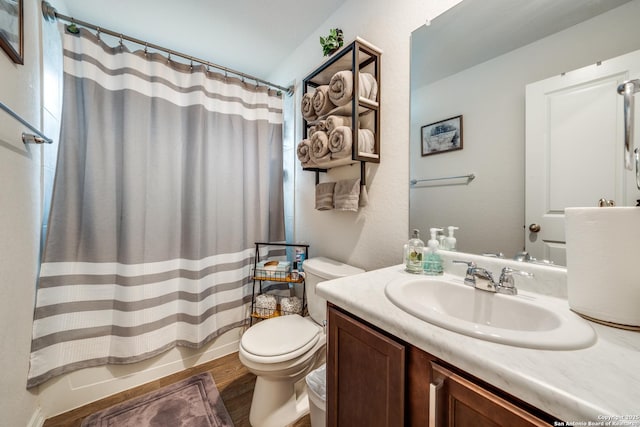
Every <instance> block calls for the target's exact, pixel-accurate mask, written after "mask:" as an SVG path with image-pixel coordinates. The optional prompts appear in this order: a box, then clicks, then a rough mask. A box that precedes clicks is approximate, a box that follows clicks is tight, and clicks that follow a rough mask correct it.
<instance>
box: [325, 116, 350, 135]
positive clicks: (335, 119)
mask: <svg viewBox="0 0 640 427" xmlns="http://www.w3.org/2000/svg"><path fill="white" fill-rule="evenodd" d="M352 121H353V120H351V117H347V116H336V115H331V116H329V117H327V120H326V122H327V132H331V131H332V130H334V129H335V128H337V127H338V126H351V122H352Z"/></svg>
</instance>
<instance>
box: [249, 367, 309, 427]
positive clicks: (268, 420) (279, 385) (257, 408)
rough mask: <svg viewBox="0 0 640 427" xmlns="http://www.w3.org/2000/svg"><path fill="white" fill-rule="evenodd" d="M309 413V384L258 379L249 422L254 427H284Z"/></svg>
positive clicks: (302, 381) (301, 381) (300, 381)
mask: <svg viewBox="0 0 640 427" xmlns="http://www.w3.org/2000/svg"><path fill="white" fill-rule="evenodd" d="M308 413H309V398H308V393H307V385H306V383H305V381H304V378H303V379H302V380H299V381H298V382H296V383H295V384H294V383H291V382H288V381H274V380H269V379H266V378H263V377H258V378H257V379H256V386H255V388H254V390H253V400H252V401H251V411H250V412H249V422H250V423H251V425H252V426H253V427H282V426H288V425H291V424H293V423H294V422H296V421H297V420H298V419H300V418H302V417H303V416H305V415H306V414H308Z"/></svg>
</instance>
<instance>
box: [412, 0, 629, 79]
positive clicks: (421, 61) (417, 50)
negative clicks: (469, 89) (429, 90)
mask: <svg viewBox="0 0 640 427" xmlns="http://www.w3.org/2000/svg"><path fill="white" fill-rule="evenodd" d="M628 1H630V0H562V1H558V0H536V1H531V0H481V1H478V0H473V1H471V0H466V1H463V2H461V3H460V4H458V5H457V6H455V7H453V8H451V9H449V10H448V11H447V12H446V13H443V14H442V15H440V16H438V17H437V18H436V19H434V20H433V21H432V22H431V23H430V25H428V26H426V25H425V26H422V27H420V28H418V29H417V30H415V31H414V32H413V33H412V35H411V87H412V88H418V87H422V86H425V85H427V84H429V83H431V82H434V81H437V80H439V79H441V78H443V77H445V76H448V75H451V74H454V73H456V72H459V71H462V70H464V69H466V68H468V67H470V66H473V65H476V64H479V63H481V62H484V61H487V60H489V59H491V58H494V57H496V56H499V55H502V54H504V53H507V52H510V51H511V50H514V49H517V48H519V47H522V46H524V45H526V44H529V43H532V42H534V41H536V40H538V39H541V38H543V37H546V36H548V35H551V34H554V33H556V32H558V31H561V30H563V29H566V28H568V27H570V26H572V25H576V24H579V23H580V22H583V21H585V20H587V19H590V18H592V17H594V16H597V15H599V14H601V13H604V12H606V11H608V10H610V9H613V8H616V7H618V6H620V5H621V4H624V3H627V2H628Z"/></svg>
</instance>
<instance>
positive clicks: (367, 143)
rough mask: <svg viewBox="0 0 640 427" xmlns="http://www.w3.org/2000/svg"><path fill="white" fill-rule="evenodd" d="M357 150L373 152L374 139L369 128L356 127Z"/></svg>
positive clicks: (374, 149) (374, 148) (374, 150)
mask: <svg viewBox="0 0 640 427" xmlns="http://www.w3.org/2000/svg"><path fill="white" fill-rule="evenodd" d="M358 152H359V153H367V154H375V152H376V139H375V137H374V135H373V132H371V131H370V130H369V129H358Z"/></svg>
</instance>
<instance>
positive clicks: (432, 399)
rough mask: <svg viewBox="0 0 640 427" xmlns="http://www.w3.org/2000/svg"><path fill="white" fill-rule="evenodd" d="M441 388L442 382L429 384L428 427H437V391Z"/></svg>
mask: <svg viewBox="0 0 640 427" xmlns="http://www.w3.org/2000/svg"><path fill="white" fill-rule="evenodd" d="M441 388H442V381H440V382H438V383H434V382H432V383H430V384H429V427H437V426H438V423H437V421H438V391H439V390H440V389H441Z"/></svg>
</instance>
